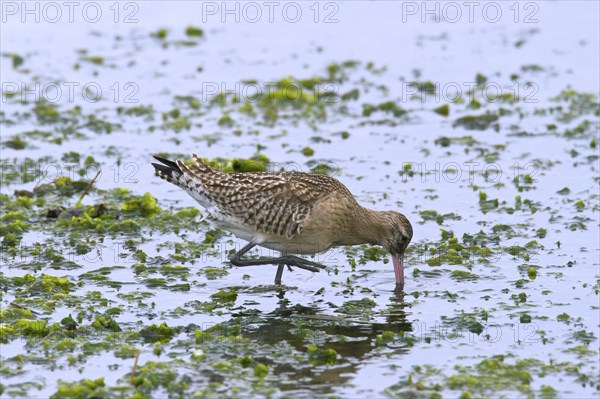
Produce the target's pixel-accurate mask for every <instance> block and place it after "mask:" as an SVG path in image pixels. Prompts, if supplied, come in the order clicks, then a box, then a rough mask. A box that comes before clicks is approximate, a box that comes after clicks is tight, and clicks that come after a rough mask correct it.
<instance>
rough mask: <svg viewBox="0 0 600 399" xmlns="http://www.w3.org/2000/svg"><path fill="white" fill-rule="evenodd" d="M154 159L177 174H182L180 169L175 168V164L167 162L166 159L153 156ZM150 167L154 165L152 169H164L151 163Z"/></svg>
mask: <svg viewBox="0 0 600 399" xmlns="http://www.w3.org/2000/svg"><path fill="white" fill-rule="evenodd" d="M153 157H154V159H156V160H157V161H158V162H160V163H162V164H164V165H166V166H168V167H169V168H170V169H175V170H176V171H177V172H179V173H182V172H181V169H179V166H177V164H176V163H175V162H173V161H169V160H168V159H165V158H161V157H159V156H156V155H153ZM152 165H154V168H155V169H157V170H158V168H159V167H161V168H164V169H166V168H165V167H164V166H163V165H159V164H156V163H153V164H152Z"/></svg>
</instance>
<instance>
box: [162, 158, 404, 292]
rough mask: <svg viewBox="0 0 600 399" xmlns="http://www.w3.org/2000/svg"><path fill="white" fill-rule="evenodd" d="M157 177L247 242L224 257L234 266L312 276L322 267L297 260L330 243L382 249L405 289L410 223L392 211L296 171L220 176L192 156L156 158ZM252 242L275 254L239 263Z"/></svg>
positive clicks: (277, 278) (321, 177)
mask: <svg viewBox="0 0 600 399" xmlns="http://www.w3.org/2000/svg"><path fill="white" fill-rule="evenodd" d="M154 158H155V159H156V160H158V161H159V162H160V164H158V163H153V164H152V165H153V166H154V172H155V174H156V176H158V177H160V178H161V179H163V180H166V181H168V182H169V183H173V184H175V185H176V186H178V187H180V188H182V189H183V190H185V191H186V192H187V193H188V194H189V195H190V196H192V198H194V199H195V200H196V201H198V202H199V203H200V205H202V206H203V207H204V208H205V209H206V212H207V219H209V220H211V221H213V222H214V223H215V224H216V225H217V226H219V227H220V228H222V229H224V230H227V231H229V232H232V233H233V234H235V235H236V236H237V237H239V238H241V239H244V240H246V241H248V244H247V245H246V246H244V247H243V248H242V249H240V250H239V251H238V252H236V253H235V254H233V255H232V256H231V257H230V258H229V260H230V261H231V263H232V264H233V265H235V266H254V265H266V264H272V265H277V266H278V268H277V273H276V275H275V284H281V276H282V274H283V269H284V266H286V265H287V266H288V268H289V270H292V269H291V266H295V267H298V268H301V269H305V270H310V271H313V272H318V271H319V269H324V268H325V266H324V265H322V264H319V263H316V262H312V261H309V260H307V259H303V258H301V257H298V256H296V255H309V254H317V253H321V252H324V251H327V250H328V249H330V248H332V247H335V246H346V245H358V244H373V245H381V246H383V247H384V248H385V249H387V250H388V251H389V252H390V254H391V256H392V263H393V265H394V273H395V275H396V288H397V289H402V288H403V286H404V251H405V250H406V247H407V246H408V244H409V243H410V240H411V239H412V235H413V230H412V226H411V224H410V222H409V221H408V219H407V218H406V217H405V216H404V215H403V214H401V213H399V212H395V211H374V210H371V209H367V208H364V207H363V206H361V205H360V204H359V203H358V202H356V199H354V197H353V196H352V194H351V193H350V191H349V190H348V189H347V188H346V186H344V185H343V184H342V183H340V182H339V181H338V180H336V179H334V178H332V177H329V176H325V175H319V174H313V173H302V172H279V173H266V172H265V173H225V172H221V171H219V170H217V169H214V168H212V167H210V166H209V165H207V164H206V163H205V162H204V161H202V160H201V159H200V158H199V157H198V156H197V155H195V154H194V155H193V158H194V161H195V163H194V164H193V165H190V166H188V165H186V164H184V163H183V162H181V161H179V160H178V161H176V162H173V161H170V160H168V159H164V158H160V157H157V156H155V157H154ZM256 245H258V246H262V247H265V248H269V249H272V250H275V251H278V252H280V253H281V256H280V257H271V258H258V259H244V258H243V256H244V254H246V253H247V252H248V251H250V250H251V249H252V248H253V247H255V246H256Z"/></svg>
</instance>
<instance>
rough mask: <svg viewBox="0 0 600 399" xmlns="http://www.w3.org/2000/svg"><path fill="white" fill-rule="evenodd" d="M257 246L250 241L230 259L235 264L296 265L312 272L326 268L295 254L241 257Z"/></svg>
mask: <svg viewBox="0 0 600 399" xmlns="http://www.w3.org/2000/svg"><path fill="white" fill-rule="evenodd" d="M254 246H256V244H255V243H253V242H251V243H248V244H247V245H246V246H245V247H243V248H242V249H240V250H239V251H237V252H236V253H235V254H233V255H231V257H230V258H229V260H230V261H231V263H232V264H233V265H234V266H258V265H280V264H284V265H288V267H289V266H296V267H298V268H300V269H304V270H309V271H311V272H318V271H319V269H325V268H326V267H325V266H324V265H322V264H320V263H316V262H312V261H310V260H306V259H302V258H299V257H297V256H294V255H285V256H280V257H278V258H259V259H241V257H242V256H243V255H244V254H245V253H247V252H248V251H250V250H251V249H252V248H254Z"/></svg>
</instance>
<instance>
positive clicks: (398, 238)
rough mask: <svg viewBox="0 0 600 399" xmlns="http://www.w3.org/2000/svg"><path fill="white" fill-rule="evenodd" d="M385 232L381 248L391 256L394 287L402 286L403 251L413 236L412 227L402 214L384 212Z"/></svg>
mask: <svg viewBox="0 0 600 399" xmlns="http://www.w3.org/2000/svg"><path fill="white" fill-rule="evenodd" d="M385 215H386V219H387V221H388V222H387V223H386V225H387V226H386V227H387V232H386V234H385V235H384V237H385V238H384V242H383V246H384V248H385V249H387V250H388V251H389V252H390V254H391V255H392V263H393V265H394V273H395V274H396V285H397V286H398V285H400V286H402V285H404V251H405V250H406V247H408V244H409V243H410V240H411V239H412V236H413V229H412V225H411V224H410V222H409V221H408V219H407V218H406V216H404V215H403V214H401V213H399V212H395V211H387V212H385Z"/></svg>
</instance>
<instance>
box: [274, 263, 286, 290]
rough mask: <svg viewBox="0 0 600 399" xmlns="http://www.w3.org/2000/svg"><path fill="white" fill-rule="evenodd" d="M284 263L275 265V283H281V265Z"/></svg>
mask: <svg viewBox="0 0 600 399" xmlns="http://www.w3.org/2000/svg"><path fill="white" fill-rule="evenodd" d="M284 266H285V265H284V264H283V263H282V264H279V265H277V273H275V285H281V276H283V267H284Z"/></svg>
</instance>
